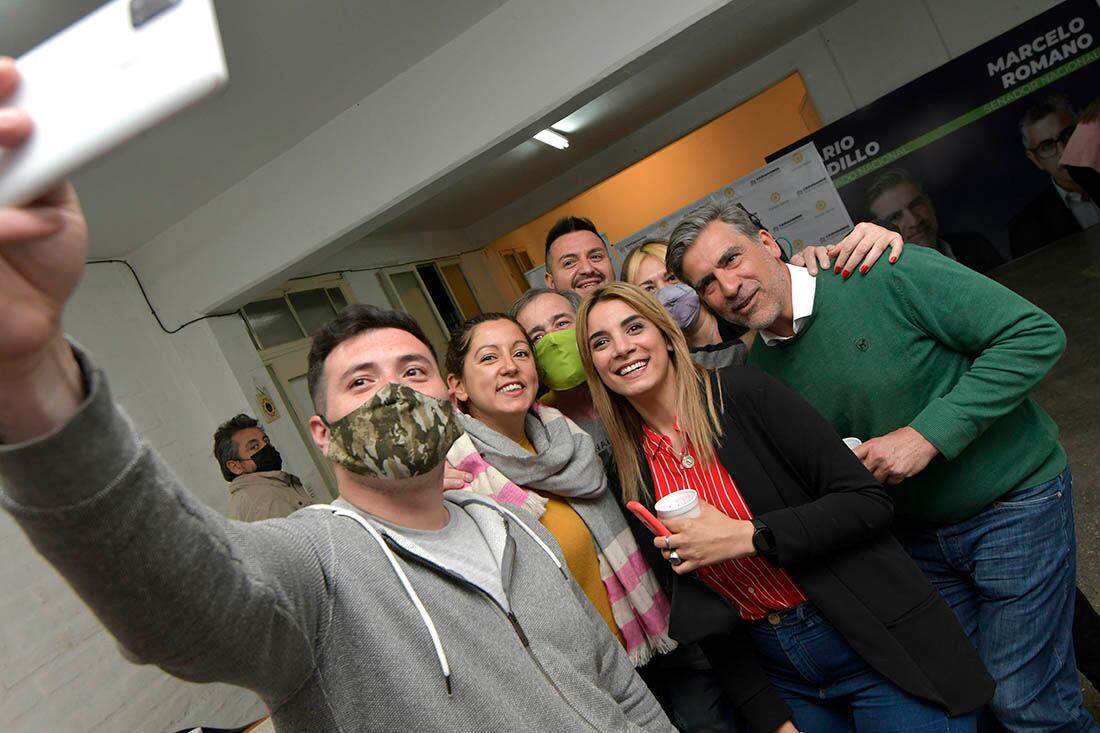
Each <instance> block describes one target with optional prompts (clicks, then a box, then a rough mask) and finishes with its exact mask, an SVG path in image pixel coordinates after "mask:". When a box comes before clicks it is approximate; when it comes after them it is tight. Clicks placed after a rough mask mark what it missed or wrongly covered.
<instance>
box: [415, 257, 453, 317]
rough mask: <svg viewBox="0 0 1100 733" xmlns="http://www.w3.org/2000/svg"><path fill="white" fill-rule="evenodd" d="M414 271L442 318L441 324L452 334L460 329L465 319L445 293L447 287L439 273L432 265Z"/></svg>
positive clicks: (448, 294) (447, 293)
mask: <svg viewBox="0 0 1100 733" xmlns="http://www.w3.org/2000/svg"><path fill="white" fill-rule="evenodd" d="M416 271H417V272H419V273H420V279H421V280H423V281H424V286H425V287H427V288H428V295H429V296H431V299H432V302H433V303H435V307H436V310H438V311H439V314H440V315H441V316H443V322H444V323H446V324H447V329H448V330H449V331H451V332H452V333H453V332H455V331H457V330H458V329H459V328H461V327H462V321H463V320H465V319H464V318H463V317H462V313H460V312H459V310H458V306H457V305H455V302H454V300H453V299H452V298H451V294H450V293H449V292H447V286H446V285H444V284H443V279H442V278H441V277H439V271H438V270H436V269H435V266H434V265H421V266H420V267H417V268H416Z"/></svg>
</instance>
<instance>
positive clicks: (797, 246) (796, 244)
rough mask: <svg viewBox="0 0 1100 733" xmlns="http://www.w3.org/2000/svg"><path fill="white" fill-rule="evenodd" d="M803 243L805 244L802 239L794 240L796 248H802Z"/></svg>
mask: <svg viewBox="0 0 1100 733" xmlns="http://www.w3.org/2000/svg"><path fill="white" fill-rule="evenodd" d="M803 244H804V242H803V241H802V240H801V239H796V240H794V248H795V249H802V245H803Z"/></svg>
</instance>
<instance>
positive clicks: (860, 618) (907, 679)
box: [628, 367, 994, 733]
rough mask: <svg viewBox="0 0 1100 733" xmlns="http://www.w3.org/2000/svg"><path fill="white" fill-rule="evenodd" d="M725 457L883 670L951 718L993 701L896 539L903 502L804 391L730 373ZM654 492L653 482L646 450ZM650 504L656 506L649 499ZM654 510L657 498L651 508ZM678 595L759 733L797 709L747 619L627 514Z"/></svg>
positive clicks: (782, 555)
mask: <svg viewBox="0 0 1100 733" xmlns="http://www.w3.org/2000/svg"><path fill="white" fill-rule="evenodd" d="M713 384H714V386H715V387H716V388H720V389H721V394H722V399H723V400H724V409H723V412H722V415H721V423H722V438H721V443H722V444H721V445H720V446H719V448H718V460H719V461H720V462H721V464H722V465H723V466H724V467H725V468H726V470H727V471H729V474H730V476H731V477H732V478H733V480H734V481H735V482H736V483H737V486H738V488H739V489H740V490H741V493H742V495H743V496H744V498H745V501H746V503H747V504H748V505H749V507H750V508H751V509H752V511H753V514H754V515H755V516H756V517H758V518H760V519H761V520H762V521H763V522H764V523H765V524H767V525H768V527H769V528H770V529H771V530H772V532H773V533H774V535H775V543H776V549H777V557H776V560H775V563H776V565H778V566H779V567H781V568H785V569H786V570H787V571H788V572H789V573H790V574H791V576H792V577H793V578H794V579H795V581H796V582H797V583H798V584H799V585H800V586H801V587H802V589H803V591H804V592H805V594H806V596H807V597H808V598H809V599H810V600H811V601H812V602H813V603H814V604H815V605H816V606H817V607H818V608H819V609H820V610H821V612H822V613H823V614H824V615H825V617H826V618H828V619H829V621H830V622H831V623H832V624H833V626H834V627H835V628H836V629H837V630H838V631H839V632H840V633H841V634H843V635H844V637H845V638H846V639H847V640H848V642H849V643H850V644H851V645H852V647H853V648H854V649H855V650H856V651H857V652H859V654H860V656H862V657H863V659H864V660H865V661H866V662H867V663H868V665H870V666H871V667H872V668H874V669H875V670H877V671H878V672H880V673H881V674H882V675H884V676H885V677H887V678H888V679H890V680H891V681H892V682H893V683H894V684H896V685H897V686H898V687H900V688H901V689H903V690H905V691H906V692H908V693H910V694H912V695H914V696H915V697H919V698H921V699H923V700H928V701H930V702H933V703H935V704H937V705H939V706H941V707H942V708H944V709H945V710H946V711H947V712H948V713H950V714H952V715H958V714H962V713H966V712H970V711H972V710H976V709H977V708H980V707H981V706H982V705H984V704H985V703H986V702H988V701H989V699H990V698H991V697H992V696H993V687H994V684H993V680H992V679H991V678H990V676H989V674H988V673H987V672H986V670H985V666H984V665H983V664H982V661H981V659H980V658H979V656H978V653H977V651H976V650H975V649H974V646H973V645H972V644H971V643H970V640H969V639H968V638H967V637H966V634H965V633H964V632H963V630H962V628H961V627H960V626H959V623H958V620H957V619H956V617H955V614H954V612H953V611H952V610H951V608H950V607H949V606H948V605H947V603H946V602H945V601H944V600H943V598H942V597H940V595H939V593H937V592H936V590H935V589H934V588H933V587H932V584H931V583H930V582H929V581H928V579H927V578H925V576H924V574H923V573H922V572H921V571H920V569H919V568H918V567H917V566H916V564H914V562H913V561H912V559H910V557H909V556H908V555H907V554H906V552H905V550H904V549H903V548H902V546H901V544H900V543H898V541H897V540H896V539H895V538H894V536H893V535H892V534H891V533H890V532H889V526H890V523H891V521H892V519H893V503H892V502H891V500H890V497H889V495H888V494H887V493H886V491H885V490H884V489H883V488H882V486H880V485H879V484H878V482H876V481H875V479H874V477H872V476H871V474H870V473H868V471H867V470H866V469H865V468H864V467H863V464H862V463H861V462H860V461H859V460H858V459H857V458H856V457H855V455H854V454H853V453H852V452H851V451H850V450H849V449H848V447H847V446H845V445H844V443H843V442H841V440H840V438H839V436H838V435H837V434H836V432H835V431H834V430H833V428H832V426H831V425H829V423H828V422H827V421H826V420H825V419H824V418H823V417H821V415H819V414H818V413H817V412H816V411H815V410H814V408H813V407H811V406H810V404H809V403H807V402H806V401H805V400H803V399H802V398H801V397H800V396H798V395H797V394H795V393H794V392H793V391H792V390H791V389H789V388H788V387H786V386H785V385H784V384H782V383H781V382H779V381H778V380H776V379H774V378H773V377H770V376H768V375H767V374H764V373H763V372H761V371H759V370H757V369H754V368H751V367H731V368H728V369H724V370H720V371H718V372H716V373H715V375H714V377H713ZM640 451H641V449H640V448H639V461H640V464H641V468H642V478H643V480H644V481H645V484H646V487H647V488H648V490H649V491H648V493H649V495H650V497H652V495H653V479H652V476H651V475H650V472H649V467H648V464H647V462H646V459H645V456H644V455H643V454H642V453H641V452H640ZM643 503H646V502H644V501H643ZM648 503H649V504H650V507H649V508H650V509H652V499H650V501H649V502H648ZM628 522H629V524H630V526H631V529H632V530H633V531H634V534H635V536H636V538H637V540H638V545H639V547H641V548H642V552H643V554H645V556H646V559H647V560H648V561H649V563H650V565H651V567H652V568H653V570H654V572H655V573H656V574H657V577H658V579H659V580H660V581H661V583H662V585H664V587H665V589H666V591H667V592H670V594H671V602H672V613H671V618H670V622H669V623H670V629H669V630H670V633H671V635H672V636H673V637H674V638H676V639H677V640H679V641H683V642H692V641H698V642H700V644H701V646H702V648H703V651H704V652H705V653H706V655H707V658H708V659H709V660H710V662H711V665H712V666H713V667H714V668H715V671H716V673H717V674H718V676H719V678H720V680H721V683H722V686H723V690H724V691H725V693H726V694H727V696H728V697H729V698H730V701H731V702H732V703H733V704H734V705H736V706H737V708H738V710H739V711H740V712H741V714H742V715H744V716H745V718H746V719H747V720H748V722H749V725H750V726H751V727H752V728H753V729H754V730H755V731H758V732H759V733H770V732H771V731H773V730H775V728H777V727H778V726H779V725H780V724H782V723H783V722H784V721H785V720H787V719H789V718H790V715H791V713H790V710H789V709H788V708H787V706H786V704H785V703H784V702H783V701H782V699H781V698H780V697H779V695H778V693H777V692H776V691H775V689H774V688H772V686H771V683H770V680H769V679H768V677H767V675H766V673H765V672H764V671H763V670H762V669H761V668H760V666H759V664H758V662H757V661H756V654H755V651H754V649H753V647H752V642H751V640H750V639H749V637H748V634H747V633H746V632H747V628H746V626H745V625H744V624H742V623H741V619H740V616H739V615H738V613H737V611H736V610H735V609H734V608H733V607H732V606H731V605H730V604H729V603H728V602H726V600H725V599H724V598H722V597H721V596H720V595H718V594H717V593H716V592H714V591H712V590H711V589H710V588H709V587H708V586H706V585H705V584H704V583H703V582H702V581H701V580H699V579H698V578H697V577H695V575H694V574H690V575H683V576H681V575H676V574H675V573H673V572H672V569H671V567H670V566H669V564H668V562H667V561H665V560H664V558H663V557H662V556H661V554H660V552H659V551H658V550H657V548H656V547H654V545H653V535H652V533H650V532H649V531H648V530H646V529H645V527H644V526H643V525H642V524H641V523H640V522H638V521H637V520H636V519H634V517H633V516H628Z"/></svg>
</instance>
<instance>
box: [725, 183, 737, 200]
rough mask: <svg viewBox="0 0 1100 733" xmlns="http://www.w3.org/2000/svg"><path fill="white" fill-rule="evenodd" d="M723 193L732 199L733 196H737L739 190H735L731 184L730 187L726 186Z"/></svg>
mask: <svg viewBox="0 0 1100 733" xmlns="http://www.w3.org/2000/svg"><path fill="white" fill-rule="evenodd" d="M722 194H723V195H724V196H725V197H726V198H728V199H731V198H733V197H734V196H736V195H737V192H736V191H734V190H733V187H731V186H729V187H726V188H725V189H724V190H723V191H722Z"/></svg>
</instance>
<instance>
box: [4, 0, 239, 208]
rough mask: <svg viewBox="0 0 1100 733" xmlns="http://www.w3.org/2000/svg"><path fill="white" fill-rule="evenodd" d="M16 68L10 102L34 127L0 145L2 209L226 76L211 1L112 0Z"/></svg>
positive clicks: (204, 93)
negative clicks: (16, 144) (10, 144)
mask: <svg viewBox="0 0 1100 733" xmlns="http://www.w3.org/2000/svg"><path fill="white" fill-rule="evenodd" d="M16 66H17V67H18V69H19V73H20V75H21V77H22V80H21V82H20V85H19V89H18V91H17V92H16V94H15V95H14V97H13V98H12V99H11V100H10V101H9V102H8V104H10V105H12V106H15V107H21V108H23V109H25V110H26V111H27V112H28V113H29V114H30V115H31V118H32V120H33V121H34V130H33V132H32V134H31V138H30V140H29V141H28V142H27V144H25V145H23V146H21V147H20V148H19V149H18V150H15V151H2V152H0V206H7V205H10V204H18V203H23V202H26V201H29V200H31V199H33V198H34V197H36V196H38V195H40V194H42V193H44V192H45V191H47V190H49V189H50V188H51V187H52V186H54V185H55V184H56V183H58V182H59V181H61V180H63V179H64V178H66V177H68V176H69V175H70V174H72V173H73V172H74V171H76V170H77V169H79V168H81V167H82V166H84V165H87V164H88V163H90V162H91V161H93V160H95V159H96V158H98V157H100V156H101V155H103V154H104V153H106V152H108V151H110V150H112V149H114V148H116V147H118V146H119V145H121V144H122V143H124V142H126V141H127V140H129V139H131V138H133V137H135V136H136V135H138V134H140V133H142V132H144V131H145V130H148V129H149V128H151V127H154V126H156V125H157V124H159V123H160V122H163V121H164V120H166V119H168V118H169V117H171V116H172V115H174V114H176V113H177V112H179V111H181V110H183V109H185V108H187V107H189V106H191V105H192V104H194V103H196V102H198V101H199V100H201V99H203V98H204V97H207V96H209V95H210V94H212V93H214V92H216V91H217V90H219V89H221V88H222V87H223V86H225V84H226V82H227V81H228V80H229V74H228V72H227V70H226V66H225V55H224V53H223V52H222V44H221V37H220V35H219V33H218V21H217V16H216V15H215V14H214V6H213V1H212V0H112V1H111V2H108V3H107V4H105V5H104V6H103V7H101V8H99V9H98V10H96V11H95V12H93V13H91V14H90V15H87V16H85V17H84V18H83V19H81V20H80V21H78V22H77V23H75V24H73V25H72V26H70V27H68V28H66V29H65V30H63V31H61V32H60V33H58V34H57V35H56V36H54V37H53V38H50V39H49V40H47V41H45V42H44V43H42V44H41V45H39V46H37V47H36V48H34V49H33V50H31V51H29V52H27V53H26V54H24V55H23V56H21V57H20V58H19V59H17V60H16Z"/></svg>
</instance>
